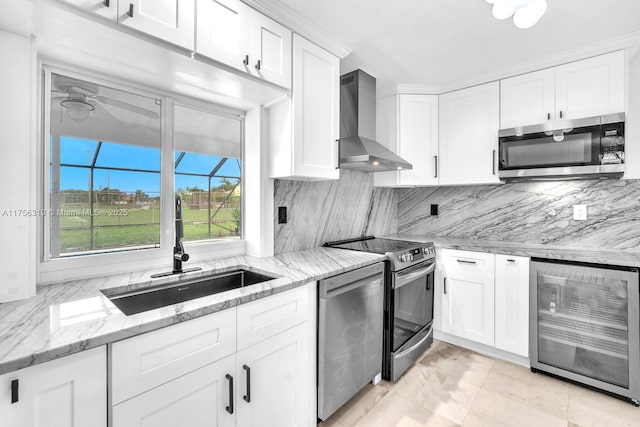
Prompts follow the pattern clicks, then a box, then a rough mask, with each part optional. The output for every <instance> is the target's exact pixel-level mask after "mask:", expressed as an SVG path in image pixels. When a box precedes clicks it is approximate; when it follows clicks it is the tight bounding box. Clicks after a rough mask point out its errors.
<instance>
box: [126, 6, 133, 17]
mask: <svg viewBox="0 0 640 427" xmlns="http://www.w3.org/2000/svg"><path fill="white" fill-rule="evenodd" d="M127 15H129V18H133V3H129V11H128V12H127Z"/></svg>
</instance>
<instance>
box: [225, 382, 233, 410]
mask: <svg viewBox="0 0 640 427" xmlns="http://www.w3.org/2000/svg"><path fill="white" fill-rule="evenodd" d="M225 378H226V379H228V380H229V406H227V407H226V408H225V409H226V410H227V412H228V413H230V414H233V377H232V376H231V375H229V374H227V375H226V377H225Z"/></svg>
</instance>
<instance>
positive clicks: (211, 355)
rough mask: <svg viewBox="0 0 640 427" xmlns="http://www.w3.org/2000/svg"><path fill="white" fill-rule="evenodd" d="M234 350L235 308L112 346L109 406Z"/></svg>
mask: <svg viewBox="0 0 640 427" xmlns="http://www.w3.org/2000/svg"><path fill="white" fill-rule="evenodd" d="M235 350H236V309H235V308H230V309H227V310H224V311H221V312H218V313H215V314H211V315H208V316H204V317H200V318H197V319H193V320H189V321H187V322H184V323H180V324H177V325H173V326H169V327H166V328H163V329H159V330H157V331H153V332H149V333H146V334H142V335H140V336H137V337H133V338H129V339H126V340H123V341H118V342H115V343H113V344H112V353H111V371H112V374H111V377H112V402H113V404H114V405H116V404H118V403H120V402H123V401H125V400H127V399H130V398H131V397H134V396H137V395H139V394H140V393H143V392H145V391H147V390H150V389H152V388H154V387H157V386H159V385H161V384H164V383H166V382H168V381H171V380H173V379H175V378H178V377H181V376H183V375H185V374H187V373H189V372H191V371H194V370H196V369H198V368H201V367H203V366H205V365H208V364H210V363H212V362H215V361H216V360H218V359H221V358H223V357H225V356H228V355H230V354H232V353H234V352H235Z"/></svg>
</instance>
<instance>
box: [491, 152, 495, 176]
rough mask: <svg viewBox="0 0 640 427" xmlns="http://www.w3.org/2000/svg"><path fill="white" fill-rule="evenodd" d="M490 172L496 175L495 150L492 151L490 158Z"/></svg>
mask: <svg viewBox="0 0 640 427" xmlns="http://www.w3.org/2000/svg"><path fill="white" fill-rule="evenodd" d="M491 171H492V172H493V174H494V175H495V174H496V150H493V154H492V156H491Z"/></svg>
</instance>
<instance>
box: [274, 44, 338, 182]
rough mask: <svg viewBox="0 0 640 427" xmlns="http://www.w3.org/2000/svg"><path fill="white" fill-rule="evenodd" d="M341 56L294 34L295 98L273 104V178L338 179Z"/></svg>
mask: <svg viewBox="0 0 640 427" xmlns="http://www.w3.org/2000/svg"><path fill="white" fill-rule="evenodd" d="M339 79H340V61H339V59H338V58H337V57H336V56H334V55H332V54H331V53H329V52H327V51H326V50H324V49H322V48H320V47H318V46H317V45H315V44H313V43H311V42H309V41H308V40H305V39H303V38H302V37H299V36H298V35H294V36H293V87H292V89H291V90H292V96H291V98H286V99H284V100H283V101H281V102H279V103H277V104H276V105H273V106H271V107H270V108H269V109H268V112H267V114H268V115H269V118H268V121H269V141H270V157H271V159H270V176H271V177H272V178H296V179H338V178H339V177H340V174H339V170H338V169H337V166H338V144H337V142H336V140H337V139H338V138H339V135H340V122H339V120H340V117H339V114H340V92H339V89H340V88H339Z"/></svg>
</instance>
